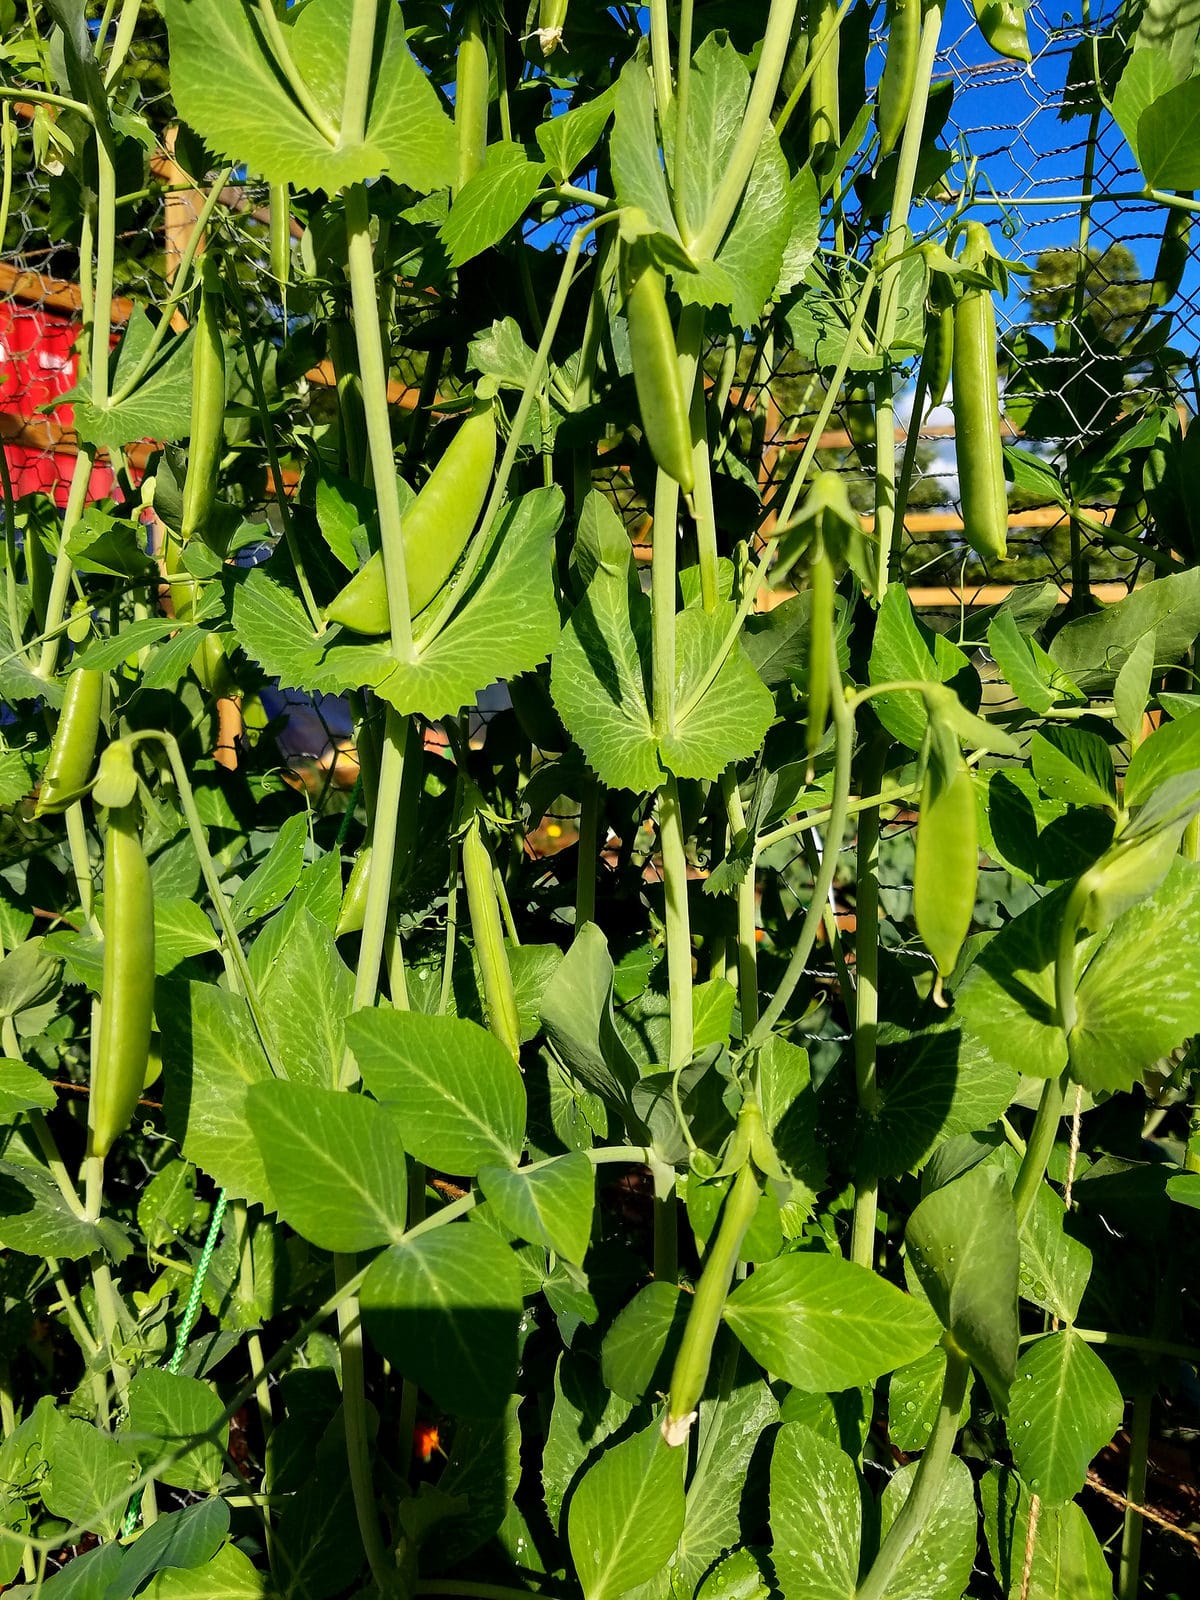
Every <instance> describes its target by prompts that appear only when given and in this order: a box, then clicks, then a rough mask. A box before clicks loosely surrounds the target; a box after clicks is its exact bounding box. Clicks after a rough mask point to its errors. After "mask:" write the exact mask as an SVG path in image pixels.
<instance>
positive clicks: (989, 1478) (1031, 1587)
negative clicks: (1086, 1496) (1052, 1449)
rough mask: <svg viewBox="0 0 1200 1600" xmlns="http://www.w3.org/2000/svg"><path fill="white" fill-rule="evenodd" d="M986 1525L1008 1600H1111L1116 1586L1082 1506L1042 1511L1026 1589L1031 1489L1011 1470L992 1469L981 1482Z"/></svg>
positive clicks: (1003, 1592)
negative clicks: (1025, 1572)
mask: <svg viewBox="0 0 1200 1600" xmlns="http://www.w3.org/2000/svg"><path fill="white" fill-rule="evenodd" d="M979 1487H980V1500H981V1501H982V1504H983V1526H984V1532H985V1533H986V1535H987V1543H988V1550H989V1553H990V1554H991V1558H992V1566H993V1568H994V1569H995V1572H996V1576H997V1578H998V1579H999V1581H1000V1593H1001V1594H1002V1595H1003V1596H1004V1597H1005V1600H1020V1597H1022V1596H1024V1600H1112V1593H1113V1581H1112V1573H1111V1571H1110V1570H1109V1566H1108V1562H1107V1561H1106V1560H1105V1559H1104V1551H1103V1550H1102V1549H1101V1548H1100V1541H1099V1540H1098V1539H1097V1537H1096V1535H1095V1534H1094V1533H1093V1532H1092V1528H1091V1524H1090V1523H1089V1522H1088V1519H1087V1515H1086V1513H1085V1512H1084V1509H1083V1507H1082V1506H1080V1505H1077V1504H1076V1503H1075V1502H1074V1501H1068V1502H1067V1504H1066V1505H1063V1506H1051V1505H1046V1506H1042V1507H1041V1508H1040V1515H1039V1517H1038V1521H1037V1527H1036V1530H1035V1537H1034V1540H1033V1562H1032V1565H1031V1566H1030V1571H1029V1583H1028V1585H1026V1584H1025V1580H1024V1567H1025V1551H1026V1547H1027V1544H1028V1538H1027V1535H1028V1530H1029V1510H1030V1500H1031V1496H1030V1493H1029V1490H1028V1489H1027V1488H1026V1486H1025V1485H1024V1484H1023V1483H1022V1482H1021V1480H1020V1479H1019V1478H1018V1477H1017V1475H1016V1473H1015V1472H1013V1471H1011V1470H1010V1469H1008V1468H998V1467H991V1468H990V1469H989V1470H988V1471H987V1472H986V1473H985V1474H984V1476H983V1479H982V1482H981V1483H980V1486H979Z"/></svg>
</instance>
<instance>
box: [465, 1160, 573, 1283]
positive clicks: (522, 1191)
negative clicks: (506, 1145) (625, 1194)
mask: <svg viewBox="0 0 1200 1600" xmlns="http://www.w3.org/2000/svg"><path fill="white" fill-rule="evenodd" d="M479 1187H480V1188H481V1189H482V1190H483V1192H484V1194H485V1195H486V1196H487V1198H488V1200H489V1201H490V1202H491V1206H492V1210H493V1211H494V1212H495V1213H496V1215H497V1216H498V1217H499V1218H500V1221H501V1222H502V1223H503V1224H504V1226H505V1227H506V1228H508V1229H510V1230H511V1231H512V1232H513V1233H515V1234H516V1235H517V1236H518V1237H519V1238H521V1239H528V1240H529V1241H530V1243H531V1244H541V1245H545V1246H546V1248H547V1249H548V1250H553V1251H554V1252H555V1253H556V1254H557V1255H560V1256H562V1257H563V1258H564V1260H566V1261H570V1262H573V1263H574V1264H575V1265H576V1266H580V1265H581V1264H582V1262H583V1258H584V1256H585V1255H586V1253H587V1247H588V1243H589V1242H590V1240H591V1236H592V1209H593V1206H594V1204H595V1189H596V1184H595V1179H594V1176H593V1173H592V1163H591V1162H590V1161H589V1160H588V1158H587V1156H585V1155H581V1154H572V1155H565V1156H556V1157H555V1158H554V1160H552V1161H549V1162H547V1163H546V1165H544V1166H542V1165H540V1164H539V1165H538V1166H536V1167H518V1168H517V1170H516V1171H515V1172H514V1171H513V1170H512V1169H511V1168H510V1167H483V1168H482V1169H481V1170H480V1173H479Z"/></svg>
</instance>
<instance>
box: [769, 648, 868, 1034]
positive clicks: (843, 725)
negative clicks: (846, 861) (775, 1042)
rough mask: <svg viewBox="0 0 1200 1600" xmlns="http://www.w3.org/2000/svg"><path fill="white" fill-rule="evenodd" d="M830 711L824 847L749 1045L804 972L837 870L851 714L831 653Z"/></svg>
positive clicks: (846, 796)
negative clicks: (783, 965)
mask: <svg viewBox="0 0 1200 1600" xmlns="http://www.w3.org/2000/svg"><path fill="white" fill-rule="evenodd" d="M830 712H831V715H832V719H833V726H834V769H833V797H832V804H831V805H830V808H829V828H828V831H827V832H826V835H825V850H824V853H823V855H822V857H821V868H820V871H819V872H818V874H817V878H816V881H815V882H814V883H813V889H812V899H811V900H810V901H809V904H808V910H807V911H806V912H805V916H804V922H803V924H802V926H801V929H800V937H799V939H798V940H797V942H796V948H795V950H794V951H793V952H792V957H791V960H790V961H789V962H788V964H787V970H786V971H785V972H784V975H783V977H782V979H781V980H780V983H779V987H778V988H777V989H776V991H775V994H774V995H773V997H772V999H771V1002H770V1004H769V1005H768V1006H767V1008H766V1010H765V1011H764V1012H763V1014H762V1016H761V1017H760V1018H759V1020H758V1026H757V1027H756V1028H755V1029H754V1031H753V1032H752V1033H751V1035H750V1043H751V1044H752V1045H761V1044H765V1043H766V1040H767V1039H768V1038H769V1036H770V1034H771V1033H772V1031H773V1030H774V1028H775V1024H776V1023H777V1022H778V1021H779V1019H780V1017H781V1016H782V1015H783V1012H784V1008H785V1007H786V1006H787V1003H788V1001H789V1000H790V999H791V998H792V995H793V994H794V993H795V991H796V986H797V984H798V983H799V982H800V979H801V978H802V977H803V976H804V969H805V967H807V965H808V961H809V957H810V956H811V955H812V952H813V946H814V945H815V944H816V942H817V930H818V929H819V927H820V926H821V918H822V916H823V915H824V911H825V901H826V900H827V899H828V897H829V891H830V889H831V888H832V887H833V879H834V874H835V873H836V872H837V863H838V854H839V852H840V850H841V847H842V836H843V834H844V833H845V831H846V819H847V817H848V815H849V805H850V770H851V764H852V762H853V758H854V717H853V715H852V714H851V711H850V708H849V706H848V705H847V702H846V696H845V693H844V692H843V689H842V683H841V673H840V671H839V670H838V668H837V658H836V656H835V657H834V682H833V695H832V697H831V701H830Z"/></svg>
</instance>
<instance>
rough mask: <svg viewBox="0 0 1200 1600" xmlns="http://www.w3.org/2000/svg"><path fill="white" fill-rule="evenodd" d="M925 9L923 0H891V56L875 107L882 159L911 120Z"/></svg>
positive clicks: (889, 8)
mask: <svg viewBox="0 0 1200 1600" xmlns="http://www.w3.org/2000/svg"><path fill="white" fill-rule="evenodd" d="M922 9H923V0H888V4H887V23H888V42H887V56H886V58H885V59H884V63H883V72H882V74H881V75H880V79H879V99H878V101H877V102H876V106H875V124H876V126H877V127H878V129H879V156H880V159H881V160H882V159H883V157H884V156H887V155H890V154H891V152H892V151H893V150H894V149H895V148H896V145H897V144H898V143H899V140H900V135H901V134H902V133H903V132H904V124H905V123H906V122H907V121H908V108H909V107H910V106H911V105H912V97H913V91H914V89H915V88H916V85H917V56H918V53H919V51H920V48H921V13H922Z"/></svg>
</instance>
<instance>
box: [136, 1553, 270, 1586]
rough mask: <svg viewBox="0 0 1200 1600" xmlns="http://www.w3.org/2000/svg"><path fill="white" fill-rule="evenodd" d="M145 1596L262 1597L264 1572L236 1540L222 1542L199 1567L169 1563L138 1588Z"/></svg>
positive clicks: (264, 1581)
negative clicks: (221, 1545) (235, 1542)
mask: <svg viewBox="0 0 1200 1600" xmlns="http://www.w3.org/2000/svg"><path fill="white" fill-rule="evenodd" d="M140 1593H141V1595H142V1596H143V1597H145V1600H263V1596H265V1595H266V1593H267V1574H266V1573H265V1572H260V1571H259V1569H258V1568H257V1567H256V1566H255V1565H254V1563H253V1562H252V1561H251V1560H250V1557H249V1556H248V1555H246V1554H244V1552H243V1551H241V1550H239V1549H238V1547H237V1545H235V1544H227V1545H224V1546H223V1547H222V1548H221V1549H220V1550H218V1551H217V1553H216V1555H215V1556H214V1557H213V1558H212V1560H211V1561H209V1562H207V1563H206V1564H205V1565H204V1566H202V1567H193V1568H192V1569H191V1570H190V1571H187V1572H183V1571H180V1570H179V1569H178V1568H176V1567H170V1568H168V1569H167V1570H166V1571H165V1572H159V1573H157V1574H156V1575H155V1576H154V1577H153V1578H151V1580H150V1582H149V1583H148V1584H147V1585H146V1587H145V1588H144V1589H142V1590H141V1591H140Z"/></svg>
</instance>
